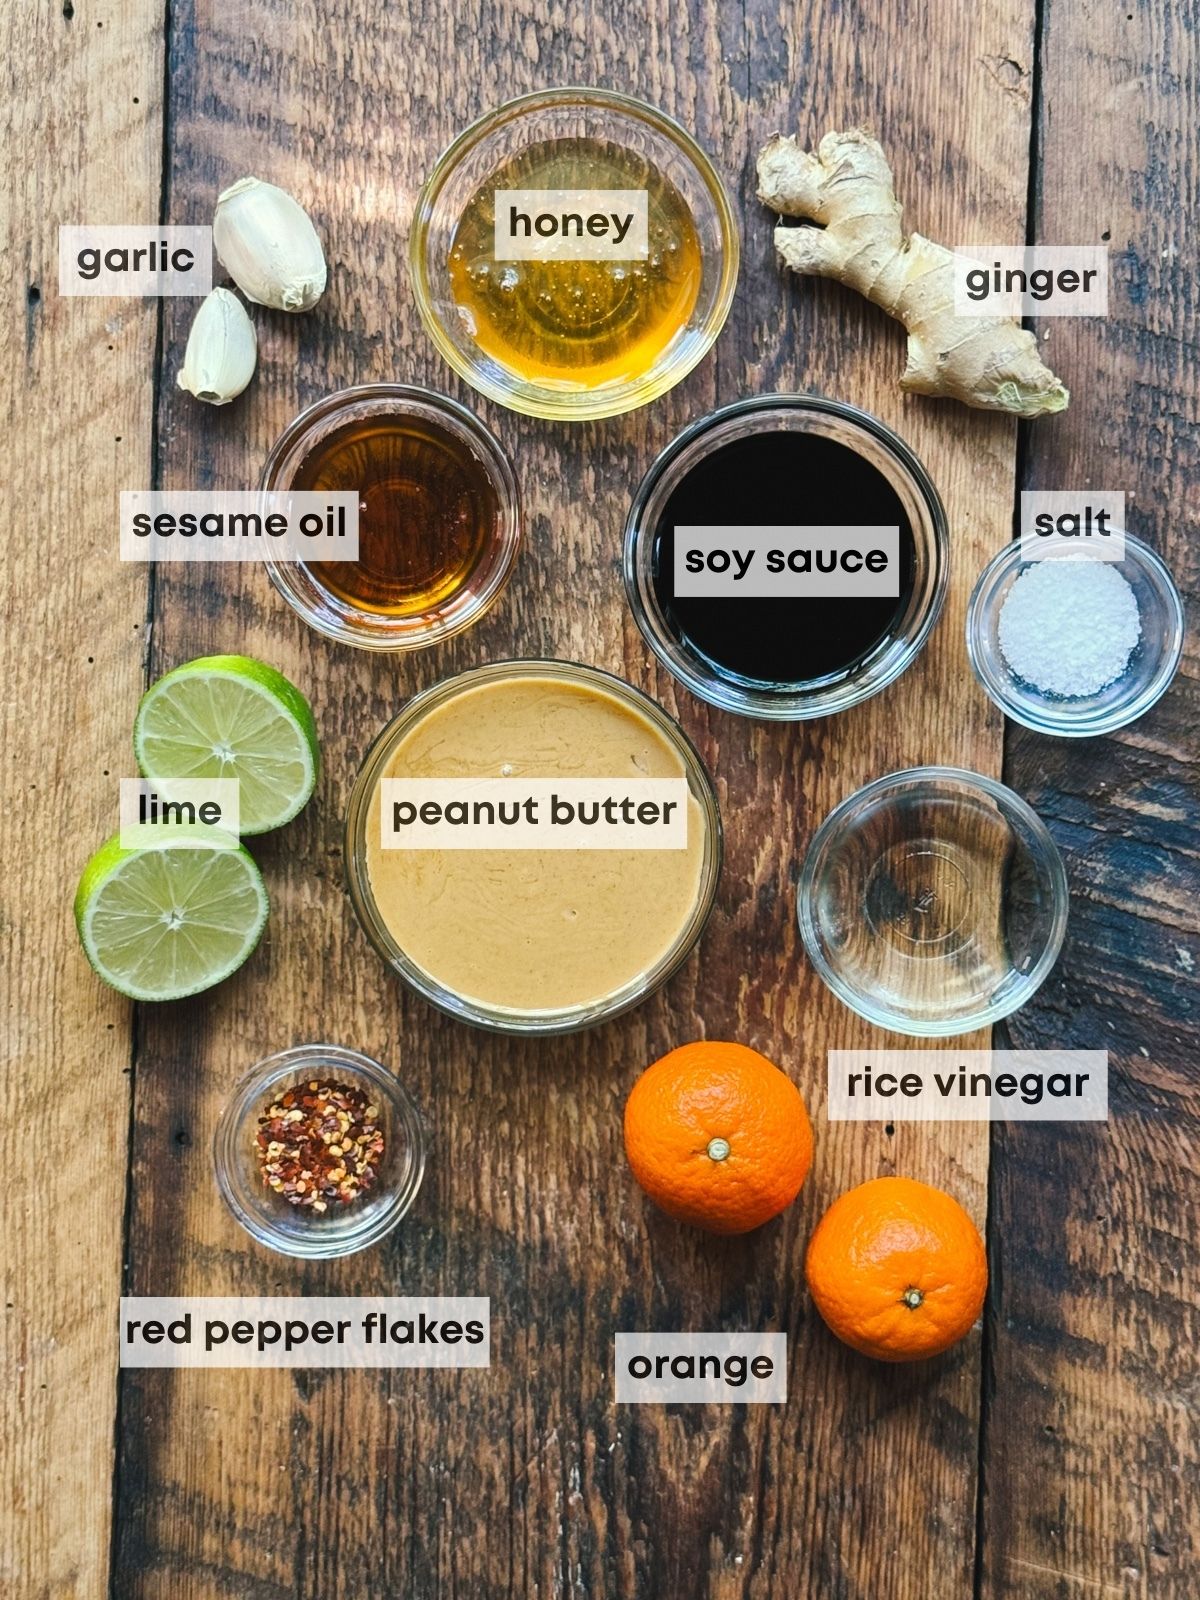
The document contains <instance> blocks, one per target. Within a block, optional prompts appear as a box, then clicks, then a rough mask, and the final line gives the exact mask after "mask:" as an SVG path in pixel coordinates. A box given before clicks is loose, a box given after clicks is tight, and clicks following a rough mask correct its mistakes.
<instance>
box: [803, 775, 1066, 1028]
mask: <svg viewBox="0 0 1200 1600" xmlns="http://www.w3.org/2000/svg"><path fill="white" fill-rule="evenodd" d="M941 783H954V784H958V785H960V786H961V787H964V788H966V789H968V790H974V791H975V793H976V794H979V793H982V794H984V795H986V796H987V797H988V798H989V799H991V800H994V801H995V802H996V804H997V805H998V806H999V807H1000V808H1001V811H1002V812H1005V811H1010V810H1011V811H1012V812H1014V813H1015V814H1016V815H1017V816H1018V817H1019V818H1020V819H1021V821H1022V823H1024V825H1025V826H1026V827H1027V828H1028V829H1029V832H1030V834H1031V835H1032V837H1033V846H1034V849H1033V853H1034V855H1035V857H1036V859H1037V861H1038V864H1039V866H1040V867H1041V868H1042V869H1043V870H1044V871H1045V873H1046V875H1047V878H1048V880H1049V900H1050V907H1051V918H1050V928H1049V932H1048V935H1047V938H1046V941H1045V944H1044V946H1043V949H1042V951H1041V954H1040V955H1039V956H1038V959H1037V960H1036V961H1035V962H1034V964H1033V966H1032V967H1031V968H1030V970H1029V971H1028V972H1025V973H1021V974H1019V977H1020V983H1019V985H1017V986H1016V998H1015V999H1013V998H1012V996H1011V995H1010V996H1008V997H1006V998H1005V999H1004V1000H1003V1001H999V1002H994V1003H993V1004H991V1005H988V1006H980V1007H978V1008H977V1009H976V1010H975V1011H972V1012H968V1013H967V1014H966V1016H964V1017H962V1018H959V1017H954V1018H947V1019H945V1020H944V1021H940V1022H920V1023H917V1022H914V1021H913V1019H912V1018H910V1017H901V1016H899V1015H898V1014H897V1013H896V1012H894V1011H891V1010H889V1009H887V1008H886V1007H885V1006H882V1005H879V1006H872V1005H871V1002H870V1000H869V999H867V998H866V997H865V996H863V995H862V994H861V993H860V992H859V991H858V990H857V989H855V988H852V987H851V986H850V985H849V984H848V983H846V982H845V980H844V979H843V978H842V977H841V976H840V975H839V974H838V973H837V972H835V971H834V969H833V967H832V965H831V964H830V962H829V961H828V959H827V958H826V956H825V953H824V951H823V949H822V947H821V939H820V933H819V929H818V925H817V919H816V917H815V915H814V911H813V899H814V887H815V883H816V877H817V868H818V865H819V863H820V857H821V856H822V855H824V854H825V852H826V850H827V848H828V846H829V842H830V840H831V838H832V837H833V836H834V835H835V833H836V832H837V831H838V830H839V829H840V828H841V827H842V825H843V824H844V823H845V821H846V819H847V817H848V816H849V814H850V812H851V811H852V810H853V809H856V808H857V807H859V806H861V805H862V804H864V803H865V802H868V801H870V800H873V799H874V798H876V796H878V795H882V794H886V793H887V792H888V791H889V790H894V789H898V788H900V787H901V786H902V785H905V784H930V785H936V784H941ZM1006 820H1007V819H1006ZM1069 912H1070V890H1069V887H1068V884H1067V872H1066V868H1065V866H1064V865H1063V859H1062V856H1061V854H1060V853H1059V849H1058V846H1057V845H1056V844H1055V842H1054V840H1053V838H1052V836H1051V834H1050V830H1049V828H1047V826H1046V824H1045V823H1044V822H1043V821H1042V819H1041V817H1039V816H1038V814H1037V812H1036V811H1035V810H1034V809H1033V807H1032V806H1031V805H1030V804H1029V802H1028V801H1027V800H1025V799H1023V798H1022V796H1021V795H1019V794H1017V793H1016V791H1015V790H1013V789H1010V788H1009V787H1008V785H1007V784H1005V783H1002V782H1001V781H1000V779H998V778H990V777H988V776H987V775H986V774H984V773H982V772H972V771H971V770H970V768H968V767H949V766H923V767H905V768H903V769H901V770H900V771H897V772H887V773H884V774H883V775H882V776H881V777H878V778H873V779H872V780H871V781H870V782H869V783H865V784H863V785H862V787H861V788H858V789H855V790H854V791H853V793H851V794H848V795H847V796H846V797H845V799H844V800H839V801H838V803H837V805H836V806H834V808H833V809H832V811H830V812H829V814H828V816H826V818H825V819H824V821H823V822H822V823H821V825H820V826H819V827H818V829H817V831H816V832H815V833H814V834H813V836H812V839H811V841H810V842H809V846H808V849H807V851H806V852H805V856H804V864H803V866H802V868H801V871H800V878H799V881H798V882H797V885H796V920H797V923H798V925H799V928H800V939H801V942H802V943H803V945H804V949H805V952H806V954H807V955H808V959H809V960H810V961H811V962H812V964H813V967H814V969H815V970H816V973H817V975H818V977H819V978H821V980H822V982H824V983H825V985H826V986H827V987H828V988H829V989H831V990H832V991H833V993H834V994H835V995H837V997H838V999H839V1000H841V1001H842V1003H843V1004H844V1005H846V1006H847V1007H848V1008H849V1009H850V1010H851V1011H853V1012H854V1013H855V1015H856V1016H859V1017H862V1018H863V1019H864V1020H865V1021H867V1022H870V1023H873V1024H875V1026H877V1027H881V1028H887V1029H890V1030H891V1031H892V1032H895V1033H903V1034H906V1035H908V1036H909V1037H910V1038H920V1039H938V1038H943V1039H944V1038H951V1037H954V1036H955V1035H959V1034H964V1033H972V1032H974V1031H975V1030H976V1029H977V1028H982V1027H986V1026H989V1025H990V1024H991V1023H994V1022H999V1021H1000V1020H1001V1019H1002V1018H1004V1017H1007V1016H1011V1015H1012V1013H1013V1012H1014V1011H1017V1010H1019V1009H1020V1007H1021V1006H1023V1005H1024V1004H1025V1003H1026V1001H1028V1000H1029V999H1031V998H1032V996H1033V995H1034V994H1036V993H1037V991H1038V989H1040V988H1041V986H1042V984H1043V983H1044V982H1045V980H1046V978H1047V976H1048V975H1049V973H1050V971H1051V969H1052V968H1053V966H1054V964H1055V962H1056V961H1057V960H1058V958H1059V955H1060V954H1061V952H1062V945H1063V940H1064V938H1065V937H1066V931H1067V919H1068V915H1069Z"/></svg>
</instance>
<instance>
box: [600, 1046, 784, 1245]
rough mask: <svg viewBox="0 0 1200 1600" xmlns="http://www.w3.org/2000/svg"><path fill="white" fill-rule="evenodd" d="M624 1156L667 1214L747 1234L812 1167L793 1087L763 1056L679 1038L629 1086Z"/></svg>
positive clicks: (774, 1210) (781, 1203)
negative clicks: (676, 1046) (682, 1041)
mask: <svg viewBox="0 0 1200 1600" xmlns="http://www.w3.org/2000/svg"><path fill="white" fill-rule="evenodd" d="M625 1153H626V1155H627V1156H628V1157H629V1165H630V1166H631V1167H632V1168H633V1175H634V1177H635V1178H636V1179H637V1181H638V1182H639V1183H640V1184H641V1186H642V1188H643V1189H644V1190H645V1191H646V1193H647V1194H648V1195H649V1196H650V1198H651V1199H652V1200H653V1201H655V1203H656V1204H658V1205H660V1206H661V1207H662V1209H663V1210H664V1211H666V1212H667V1213H668V1214H669V1215H670V1216H672V1217H675V1218H676V1219H677V1220H678V1221H680V1222H690V1223H693V1224H694V1225H695V1226H696V1227H698V1228H707V1229H708V1230H709V1231H710V1232H711V1233H748V1232H749V1231H750V1229H751V1228H757V1227H758V1226H759V1225H760V1223H763V1222H767V1221H769V1220H770V1218H771V1217H774V1216H776V1215H778V1213H779V1212H780V1211H782V1210H783V1209H784V1207H785V1206H789V1205H791V1203H792V1201H793V1200H794V1199H795V1198H796V1195H797V1194H798V1193H799V1191H800V1185H801V1184H802V1183H803V1182H804V1180H805V1178H806V1177H807V1176H808V1169H809V1167H810V1166H811V1165H812V1128H811V1127H810V1126H809V1121H808V1112H807V1111H806V1110H805V1109H804V1101H803V1100H802V1099H801V1098H800V1091H799V1090H798V1089H797V1088H796V1086H795V1084H794V1083H793V1082H792V1081H791V1079H790V1078H787V1077H785V1076H784V1074H783V1073H782V1072H780V1070H779V1068H778V1067H776V1066H772V1064H771V1063H770V1062H769V1061H768V1060H767V1058H766V1056H760V1055H759V1053H758V1051H757V1050H750V1049H748V1048H747V1046H746V1045H744V1044H721V1043H718V1042H716V1041H715V1040H714V1041H712V1042H702V1043H699V1044H685V1045H681V1046H680V1048H679V1049H678V1050H672V1051H671V1053H670V1054H669V1055H665V1056H663V1058H662V1059H661V1061H656V1062H655V1063H654V1065H653V1066H651V1067H647V1068H646V1070H645V1072H643V1073H642V1075H641V1077H640V1078H639V1079H638V1081H637V1082H636V1083H635V1084H634V1086H633V1092H632V1093H631V1094H630V1096H629V1099H628V1100H627V1101H626V1103H625Z"/></svg>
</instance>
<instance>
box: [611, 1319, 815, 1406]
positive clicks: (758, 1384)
mask: <svg viewBox="0 0 1200 1600" xmlns="http://www.w3.org/2000/svg"><path fill="white" fill-rule="evenodd" d="M615 1352H616V1385H615V1388H616V1401H617V1404H618V1405H630V1406H637V1405H659V1406H661V1405H678V1404H681V1403H682V1404H692V1405H712V1404H717V1405H734V1406H738V1405H741V1406H745V1405H782V1404H784V1402H785V1401H786V1400H787V1334H786V1333H618V1334H617V1335H616V1339H615ZM635 1356H646V1357H648V1358H649V1360H650V1361H651V1362H653V1361H654V1360H655V1359H656V1357H658V1356H667V1357H670V1356H691V1357H693V1358H694V1362H695V1365H696V1367H697V1369H698V1368H699V1366H700V1358H701V1356H715V1357H716V1359H717V1362H718V1364H719V1366H720V1369H721V1372H720V1374H719V1375H718V1376H716V1377H712V1376H706V1377H703V1378H675V1377H672V1376H671V1374H670V1372H669V1371H667V1372H666V1373H665V1374H664V1375H663V1376H662V1377H661V1378H660V1377H657V1376H655V1375H654V1374H653V1372H652V1374H651V1376H650V1377H648V1378H635V1377H633V1375H632V1374H631V1373H630V1371H629V1362H630V1360H631V1359H632V1358H633V1357H635ZM726 1356H744V1357H745V1359H746V1381H745V1382H744V1383H742V1384H739V1385H733V1384H730V1383H728V1382H727V1381H726V1379H725V1377H724V1376H723V1373H724V1363H725V1358H726ZM756 1356H767V1357H768V1358H769V1359H770V1362H771V1375H770V1377H769V1378H756V1377H754V1376H753V1375H752V1374H751V1372H750V1362H751V1361H753V1360H754V1358H755V1357H756Z"/></svg>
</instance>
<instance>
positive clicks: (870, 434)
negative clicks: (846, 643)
mask: <svg viewBox="0 0 1200 1600" xmlns="http://www.w3.org/2000/svg"><path fill="white" fill-rule="evenodd" d="M767 431H778V432H785V433H815V434H820V435H821V436H823V437H825V438H828V439H832V440H835V441H836V442H837V443H839V444H842V445H845V446H846V447H847V448H848V449H851V450H854V451H856V452H857V453H858V454H859V455H861V456H862V457H863V458H864V459H865V460H867V461H868V462H870V464H871V465H872V466H873V467H874V468H875V469H876V470H877V471H878V472H880V473H881V474H882V475H883V476H884V477H885V478H886V479H887V481H888V482H889V483H890V484H891V486H892V488H893V490H894V491H895V493H896V494H897V495H898V497H899V499H900V501H901V503H902V504H903V506H904V508H905V511H906V513H907V515H908V520H909V523H910V525H911V527H912V530H913V538H914V540H915V542H916V568H917V572H916V581H915V583H914V584H913V590H912V594H911V595H910V597H909V601H908V604H907V606H906V607H905V609H904V611H903V613H902V614H901V615H900V616H898V617H897V618H896V620H895V622H894V624H893V626H892V628H891V629H890V631H889V632H888V633H887V635H885V637H884V638H883V639H881V640H880V642H879V643H878V644H877V645H876V646H875V647H874V649H872V650H871V651H870V652H869V653H868V654H867V655H866V656H865V657H864V658H863V659H862V660H861V661H859V662H857V663H856V664H855V665H854V666H853V667H851V668H848V669H846V670H845V671H844V672H838V673H832V674H829V675H827V676H825V677H822V678H817V679H813V680H812V681H811V682H807V683H800V684H786V685H782V684H781V685H780V686H779V687H778V688H775V687H772V688H762V687H758V686H752V685H750V684H744V683H738V682H736V681H735V680H734V679H733V678H732V677H731V676H729V675H725V674H721V673H718V672H717V671H716V670H715V669H714V667H713V666H712V664H711V663H710V662H709V661H708V660H706V659H705V657H704V656H702V655H700V654H699V653H698V652H696V651H694V650H692V649H690V648H689V647H688V646H687V645H686V644H684V643H683V642H682V641H681V640H680V639H679V638H678V637H677V636H676V634H675V633H674V632H673V630H672V628H671V626H670V624H669V623H668V621H667V619H666V617H665V616H664V615H663V611H662V607H661V606H660V604H659V601H658V596H657V594H656V593H655V589H654V539H655V533H656V530H657V527H658V523H659V519H660V518H661V516H662V513H663V510H664V508H665V507H666V505H667V502H668V501H669V499H670V497H671V495H672V493H673V492H674V490H675V489H676V487H677V486H678V485H679V483H680V482H681V481H682V480H683V479H684V478H685V477H686V476H687V474H688V473H689V472H690V471H692V470H693V468H694V467H695V466H696V465H697V464H698V463H699V462H700V461H701V460H703V459H704V457H706V456H708V455H710V454H711V453H712V452H713V451H714V450H718V449H720V448H721V447H722V446H723V445H727V444H730V443H731V442H732V441H733V440H735V439H740V438H744V437H746V436H747V435H750V434H757V433H763V432H767ZM797 514H798V515H799V513H797ZM746 520H747V521H748V522H755V521H761V520H762V518H756V517H755V516H754V515H753V514H752V513H751V511H750V510H749V508H748V509H747V518H746ZM624 574H625V592H626V594H627V595H628V598H629V604H630V606H631V607H632V609H633V614H634V617H635V619H636V621H637V625H638V627H639V628H640V629H641V631H642V635H643V637H644V638H645V640H646V643H647V644H648V645H649V646H650V648H651V649H652V650H653V651H654V653H655V655H656V656H657V657H658V659H659V660H660V661H661V662H662V663H663V665H664V666H665V667H666V668H667V669H668V670H669V671H670V672H671V673H673V674H674V676H675V677H676V678H678V679H679V681H680V682H681V683H684V684H686V685H687V687H688V688H689V689H690V690H691V691H692V693H693V694H695V695H698V696H699V697H700V699H701V700H707V701H708V703H709V704H710V705H714V706H720V707H721V709H722V710H724V711H734V712H738V713H740V714H741V715H742V716H746V717H762V718H765V719H769V720H774V721H781V722H802V721H806V720H808V719H809V718H812V717H827V716H830V715H832V713H833V712H835V711H844V710H846V708H847V707H848V706H854V705H857V704H858V703H859V702H860V701H861V700H869V699H870V697H871V696H872V695H874V694H878V693H879V691H880V690H881V689H885V688H887V686H888V684H890V683H894V682H895V681H896V679H897V678H898V677H899V676H900V675H901V673H902V672H904V671H906V670H907V668H908V667H910V666H911V665H912V663H913V661H914V660H915V659H916V657H917V655H918V654H919V653H920V651H921V649H922V648H923V646H924V644H925V641H926V640H927V639H928V637H929V634H930V632H931V631H932V628H933V625H934V623H935V622H936V621H937V619H938V615H939V613H940V612H941V609H942V603H943V601H944V600H945V598H946V583H947V578H948V574H949V538H948V531H947V524H946V513H945V510H944V509H943V507H942V502H941V500H940V498H939V496H938V492H937V490H936V489H935V488H934V486H933V481H932V479H931V478H930V476H929V474H928V473H927V472H926V471H925V468H924V467H923V466H922V465H921V463H920V461H919V460H918V459H917V457H916V456H915V455H914V454H913V453H912V451H911V450H910V449H909V448H908V446H907V445H906V444H905V443H904V441H903V439H901V438H900V437H899V436H898V435H897V434H895V433H893V432H892V430H891V429H890V428H888V427H887V426H886V425H885V424H884V423H882V422H880V421H879V419H878V418H877V417H873V416H871V414H870V413H869V412H867V411H860V410H859V409H858V407H857V406H851V405H846V404H844V403H843V402H841V401H839V400H826V399H823V398H821V397H820V396H818V395H804V394H770V395H758V396H756V397H755V398H753V399H750V400H738V401H735V402H734V403H733V404H732V405H728V406H724V407H722V408H721V410H719V411H714V412H711V413H710V414H709V415H708V416H707V417H702V418H701V419H700V420H699V421H698V422H694V423H693V424H692V425H691V427H689V428H685V429H684V431H683V432H682V433H681V434H680V435H679V436H678V438H676V439H675V440H673V441H672V443H671V444H669V445H668V446H667V448H666V449H665V450H664V451H663V452H662V454H661V455H660V456H659V457H658V459H657V460H656V461H655V462H654V464H653V465H652V466H651V468H650V470H649V472H647V474H646V476H645V477H644V478H643V479H642V482H641V484H640V485H639V487H638V490H637V493H636V494H635V495H634V498H633V504H632V506H631V507H630V510H629V516H628V519H627V520H626V523H625V559H624Z"/></svg>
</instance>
